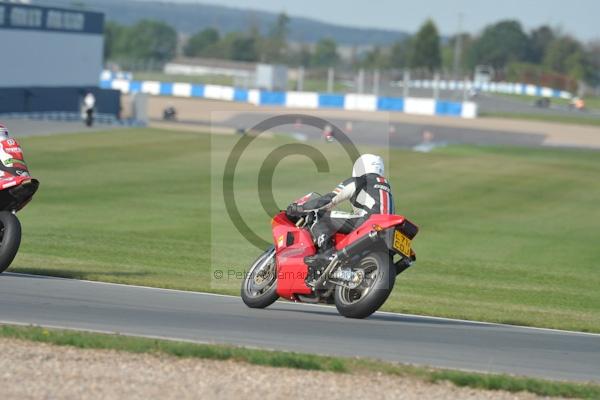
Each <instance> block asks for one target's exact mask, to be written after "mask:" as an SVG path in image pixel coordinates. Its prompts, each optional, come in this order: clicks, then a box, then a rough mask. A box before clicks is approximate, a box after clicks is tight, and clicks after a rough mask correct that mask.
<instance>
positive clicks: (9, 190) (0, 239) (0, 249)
mask: <svg viewBox="0 0 600 400" xmlns="http://www.w3.org/2000/svg"><path fill="white" fill-rule="evenodd" d="M38 186H39V182H38V180H37V179H33V178H32V177H31V176H30V175H29V170H28V168H27V164H26V163H25V160H24V159H23V150H21V146H19V143H18V142H17V141H16V140H15V139H10V138H9V139H5V140H2V141H1V142H0V273H1V272H4V270H6V269H7V268H8V267H9V266H10V263H12V261H13V259H14V258H15V256H16V255H17V251H18V250H19V245H20V244H21V223H20V222H19V219H18V218H17V216H16V212H17V211H19V210H21V209H22V208H23V207H25V205H27V203H29V201H30V200H31V198H32V197H33V195H34V194H35V192H36V191H37V189H38Z"/></svg>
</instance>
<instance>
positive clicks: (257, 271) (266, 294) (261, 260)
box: [241, 247, 279, 308]
mask: <svg viewBox="0 0 600 400" xmlns="http://www.w3.org/2000/svg"><path fill="white" fill-rule="evenodd" d="M241 294H242V300H243V301H244V303H245V304H246V305H247V306H248V307H250V308H265V307H268V306H270V305H271V304H273V303H274V302H275V301H276V300H277V299H278V298H279V296H278V295H277V268H276V266H275V249H274V248H273V247H270V248H269V249H267V250H266V251H265V252H264V253H263V254H261V256H260V257H258V259H257V260H256V261H254V263H253V264H252V266H251V267H250V270H249V271H248V273H247V274H246V275H245V276H244V281H243V282H242V291H241Z"/></svg>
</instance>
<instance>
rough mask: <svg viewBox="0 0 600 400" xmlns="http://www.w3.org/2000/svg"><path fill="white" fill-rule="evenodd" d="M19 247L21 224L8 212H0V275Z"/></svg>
mask: <svg viewBox="0 0 600 400" xmlns="http://www.w3.org/2000/svg"><path fill="white" fill-rule="evenodd" d="M20 245H21V223H20V222H19V219H18V218H17V216H16V215H15V214H13V213H11V212H9V211H0V273H2V272H4V271H5V270H6V269H7V268H8V267H9V266H10V264H11V263H12V262H13V260H14V259H15V256H16V255H17V251H19V246H20Z"/></svg>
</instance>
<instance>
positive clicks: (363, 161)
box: [352, 154, 385, 178]
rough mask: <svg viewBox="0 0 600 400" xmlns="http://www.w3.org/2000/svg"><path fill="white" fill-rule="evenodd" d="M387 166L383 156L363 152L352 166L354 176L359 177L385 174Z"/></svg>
mask: <svg viewBox="0 0 600 400" xmlns="http://www.w3.org/2000/svg"><path fill="white" fill-rule="evenodd" d="M384 173H385V167H384V165H383V158H381V157H379V156H376V155H374V154H363V155H362V156H360V157H358V158H357V159H356V161H355V162H354V166H353V167H352V177H353V178H358V177H359V176H363V175H366V174H377V175H381V176H383V174H384Z"/></svg>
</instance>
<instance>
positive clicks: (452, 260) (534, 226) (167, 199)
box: [11, 129, 600, 332]
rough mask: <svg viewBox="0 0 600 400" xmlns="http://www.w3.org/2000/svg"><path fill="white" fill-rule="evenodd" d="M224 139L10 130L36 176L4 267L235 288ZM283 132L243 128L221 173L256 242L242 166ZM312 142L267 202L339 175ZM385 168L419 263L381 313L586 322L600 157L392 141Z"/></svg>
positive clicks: (586, 325)
mask: <svg viewBox="0 0 600 400" xmlns="http://www.w3.org/2000/svg"><path fill="white" fill-rule="evenodd" d="M237 140H238V138H237V137H234V136H224V135H223V136H219V135H216V136H209V135H202V134H194V133H183V132H168V131H159V130H152V129H137V130H126V131H110V132H105V133H95V134H79V135H77V134H69V135H60V136H52V137H29V138H23V139H22V145H23V147H24V148H25V150H26V154H25V155H26V157H27V160H28V164H29V165H30V168H31V170H32V172H33V174H34V175H35V176H36V177H38V178H39V179H40V180H41V182H42V183H41V187H40V191H39V193H38V194H37V195H36V198H35V199H34V201H33V202H32V203H31V204H30V205H29V206H28V207H27V208H26V209H25V210H23V211H22V212H21V214H20V217H21V221H22V224H23V242H22V248H21V251H20V253H19V256H18V257H17V259H16V260H15V262H14V264H13V267H12V268H11V270H12V271H14V272H28V273H42V274H51V275H57V276H65V277H75V278H84V279H92V280H103V281H111V282H120V283H132V284H141V285H152V286H160V287H167V288H181V289H189V290H203V291H212V292H222V293H230V294H238V292H239V285H240V280H239V277H235V276H233V274H232V273H230V271H237V272H239V271H243V270H244V268H246V267H247V266H248V265H249V264H250V263H251V262H252V261H253V259H254V258H255V257H256V256H257V255H258V254H259V250H258V249H256V248H254V247H252V246H251V245H249V244H248V243H247V242H246V241H245V240H244V239H243V237H242V236H241V235H240V234H239V233H238V232H237V231H236V229H235V228H234V227H233V226H232V224H231V222H230V221H229V219H228V217H227V215H226V213H225V207H224V204H223V199H222V193H221V187H222V178H221V169H222V167H223V165H224V162H225V159H226V158H227V156H228V155H229V152H230V149H231V147H232V146H233V144H234V143H235V142H236V141H237ZM286 143H288V142H287V140H286V139H283V138H277V137H276V138H271V139H257V140H255V142H254V143H253V144H252V147H251V148H250V149H249V151H248V152H246V153H244V155H243V157H242V160H241V161H240V166H241V167H240V168H239V171H238V172H239V173H238V174H237V175H236V180H235V187H236V198H237V202H238V204H239V206H240V210H241V212H242V215H244V216H245V217H246V221H247V223H248V224H249V225H250V226H252V227H253V228H254V229H255V230H256V231H257V232H258V233H260V234H261V235H263V237H265V238H268V237H269V233H270V229H269V228H270V226H269V217H268V216H267V215H266V214H265V212H264V211H263V210H262V207H261V206H260V202H259V201H258V193H257V189H256V186H257V184H256V182H257V171H258V167H259V166H260V164H261V163H262V160H264V158H265V156H266V155H267V154H268V153H269V152H270V151H271V150H273V149H274V148H275V147H277V146H280V145H283V144H286ZM317 146H318V147H319V149H320V150H322V151H323V152H324V153H325V154H326V156H327V158H328V159H329V160H330V165H331V166H332V169H331V171H330V173H328V174H315V167H314V166H312V164H311V163H310V162H308V161H307V160H306V159H305V158H302V157H299V156H294V157H291V158H286V159H285V160H284V161H282V162H281V163H280V164H279V166H278V168H277V170H276V173H275V176H274V178H273V185H274V188H276V191H275V198H276V200H277V202H278V204H279V205H280V206H281V207H283V206H285V205H286V204H287V203H289V202H290V201H292V200H293V199H295V198H297V197H299V196H300V195H302V194H304V193H306V192H308V191H311V190H316V191H320V192H326V191H328V190H330V189H331V188H332V187H333V186H334V185H335V184H336V183H337V181H339V180H341V179H343V178H345V177H346V175H347V174H348V173H349V170H350V162H349V161H348V160H347V157H346V156H345V155H344V154H343V153H342V152H341V151H340V148H339V147H338V146H335V145H331V146H323V145H322V144H321V143H318V144H317ZM388 170H389V171H390V172H389V174H388V175H389V178H390V180H391V183H392V187H393V189H394V193H395V200H396V207H397V211H398V212H399V213H403V214H405V215H406V216H408V217H409V218H410V219H411V220H413V221H414V222H415V223H417V224H419V225H420V227H421V233H420V234H419V236H417V238H416V239H415V241H414V247H415V249H416V251H417V254H418V262H417V264H416V265H415V267H414V268H411V269H409V270H408V271H407V272H405V273H404V274H402V275H400V276H399V277H398V280H397V284H396V288H395V290H394V293H393V294H392V296H391V297H390V299H389V300H388V302H387V303H386V305H385V309H386V310H389V311H400V312H408V313H416V314H428V315H438V316H448V317H457V318H466V319H477V320H485V321H495V322H505V323H514V324H523V325H535V326H543V327H552V328H562V329H575V330H583V331H594V332H600V291H598V287H600V274H599V273H598V267H599V262H600V246H599V245H598V243H600V229H599V227H600V226H599V221H600V207H598V204H600V182H599V180H598V177H599V176H600V153H598V152H593V151H575V150H557V149H519V148H484V147H482V148H478V147H449V148H446V149H441V150H437V151H435V152H432V153H429V154H421V153H413V152H409V151H405V150H392V151H390V161H389V162H388ZM211 216H212V217H211ZM219 269H222V270H224V271H225V274H224V278H222V279H219V280H217V279H214V278H213V273H214V271H216V270H219Z"/></svg>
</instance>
